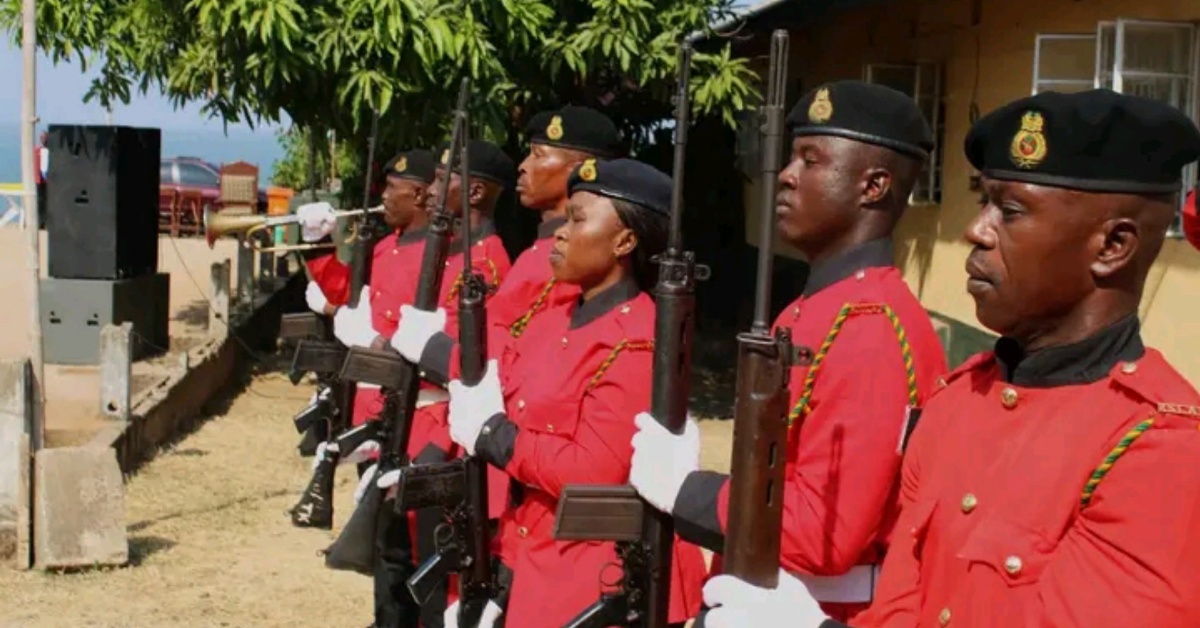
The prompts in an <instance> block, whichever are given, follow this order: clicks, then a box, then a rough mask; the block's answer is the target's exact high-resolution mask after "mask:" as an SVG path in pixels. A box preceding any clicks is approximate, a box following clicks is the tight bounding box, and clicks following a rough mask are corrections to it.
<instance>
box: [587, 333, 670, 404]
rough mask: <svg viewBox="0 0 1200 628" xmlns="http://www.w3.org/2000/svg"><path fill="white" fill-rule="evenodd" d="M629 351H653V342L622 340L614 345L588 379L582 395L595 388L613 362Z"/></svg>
mask: <svg viewBox="0 0 1200 628" xmlns="http://www.w3.org/2000/svg"><path fill="white" fill-rule="evenodd" d="M629 351H654V341H653V340H632V339H629V338H622V339H621V341H620V342H618V343H617V344H616V345H614V346H613V348H612V350H611V351H609V352H608V355H607V356H605V358H604V361H603V362H601V363H600V366H599V367H598V368H597V369H596V372H595V373H593V374H592V377H591V378H590V379H588V385H587V388H585V389H584V393H587V392H589V391H591V390H592V389H593V388H595V387H596V385H597V384H599V383H600V380H602V379H604V374H605V373H606V372H608V369H609V367H611V366H612V365H613V362H616V361H617V358H618V357H620V356H621V354H622V353H625V352H629Z"/></svg>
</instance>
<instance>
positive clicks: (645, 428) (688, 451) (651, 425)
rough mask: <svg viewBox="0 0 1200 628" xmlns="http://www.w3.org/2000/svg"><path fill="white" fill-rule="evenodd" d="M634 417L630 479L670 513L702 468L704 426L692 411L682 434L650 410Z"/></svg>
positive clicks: (640, 491) (634, 485) (660, 508)
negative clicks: (685, 485) (687, 483)
mask: <svg viewBox="0 0 1200 628" xmlns="http://www.w3.org/2000/svg"><path fill="white" fill-rule="evenodd" d="M451 401H453V399H452V400H451ZM633 421H634V423H635V424H636V425H637V428H638V431H637V433H635V434H634V435H633V440H632V441H631V443H632V444H633V460H632V463H631V466H630V469H629V483H630V484H632V485H633V487H634V488H635V489H637V492H638V493H639V494H641V496H642V497H643V498H644V499H645V500H646V501H648V502H650V504H651V505H653V506H654V507H655V508H657V509H659V510H661V511H663V512H668V513H669V512H671V511H672V510H673V509H674V508H675V499H676V498H677V497H679V490H680V489H681V488H683V481H684V480H685V479H687V476H688V474H689V473H691V472H693V471H699V470H700V428H699V427H697V426H696V422H695V421H694V420H692V417H691V415H689V416H688V418H687V422H686V423H685V424H684V428H683V434H682V435H681V436H676V435H674V434H672V433H671V432H669V431H668V430H667V428H665V427H663V426H662V425H660V424H659V422H658V421H656V420H654V417H653V416H651V415H650V413H649V412H643V413H641V414H639V415H637V416H636V417H634V419H633Z"/></svg>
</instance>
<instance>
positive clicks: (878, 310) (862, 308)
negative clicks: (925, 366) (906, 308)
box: [788, 303, 919, 429]
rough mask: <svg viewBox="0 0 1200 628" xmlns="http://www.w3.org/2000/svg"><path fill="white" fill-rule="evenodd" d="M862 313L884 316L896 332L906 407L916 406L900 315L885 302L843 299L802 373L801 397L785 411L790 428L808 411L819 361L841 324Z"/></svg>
mask: <svg viewBox="0 0 1200 628" xmlns="http://www.w3.org/2000/svg"><path fill="white" fill-rule="evenodd" d="M862 316H884V317H886V318H887V320H888V322H889V323H890V324H891V326H892V330H893V331H894V332H895V334H896V342H897V343H898V344H899V345H900V358H901V360H902V361H903V363H904V371H905V378H906V380H907V383H908V402H909V407H914V408H915V407H917V405H918V397H919V391H918V389H917V371H916V367H915V365H914V363H913V357H912V347H910V346H909V344H908V334H907V333H906V332H905V331H904V325H902V324H901V323H900V317H899V316H897V315H896V312H895V310H893V309H892V306H890V305H888V304H887V303H845V304H843V305H842V307H841V309H840V310H838V313H837V315H836V316H834V317H833V325H832V326H830V328H829V333H827V334H825V340H824V341H822V342H821V346H820V348H818V349H817V352H816V353H815V354H813V358H812V364H811V365H810V366H809V367H808V372H807V373H806V374H805V376H804V384H803V385H802V387H801V389H800V399H799V400H798V401H797V402H796V405H795V406H793V407H792V410H791V412H789V413H788V428H789V429H790V428H791V427H792V426H793V425H795V424H796V421H797V420H799V419H801V418H803V417H804V416H806V415H807V414H808V413H809V412H810V411H811V406H810V405H809V403H810V402H811V400H812V395H813V390H814V389H815V387H816V381H817V375H818V374H819V373H820V371H821V364H823V363H824V362H825V356H826V355H828V354H829V349H830V348H832V347H833V342H834V341H835V340H837V337H838V335H839V334H840V333H841V331H842V327H843V326H844V325H845V324H846V321H848V320H850V319H851V318H856V317H862Z"/></svg>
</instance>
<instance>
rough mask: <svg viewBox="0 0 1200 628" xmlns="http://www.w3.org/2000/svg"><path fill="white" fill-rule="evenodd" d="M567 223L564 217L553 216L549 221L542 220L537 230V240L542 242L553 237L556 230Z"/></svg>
mask: <svg viewBox="0 0 1200 628" xmlns="http://www.w3.org/2000/svg"><path fill="white" fill-rule="evenodd" d="M566 222H567V217H566V216H555V217H553V218H551V219H549V220H543V221H542V224H540V225H538V228H537V239H539V240H543V239H545V238H549V237H551V236H553V235H554V232H555V231H558V228H559V227H561V226H563V225H564V224H565V223H566Z"/></svg>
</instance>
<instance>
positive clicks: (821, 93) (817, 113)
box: [808, 87, 833, 124]
mask: <svg viewBox="0 0 1200 628" xmlns="http://www.w3.org/2000/svg"><path fill="white" fill-rule="evenodd" d="M832 117H833V103H832V102H830V100H829V88H827V87H822V88H821V89H819V90H817V95H816V96H815V97H813V101H812V104H811V105H809V106H808V119H809V120H811V121H812V122H813V123H814V124H824V123H825V122H828V121H829V118H832Z"/></svg>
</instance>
